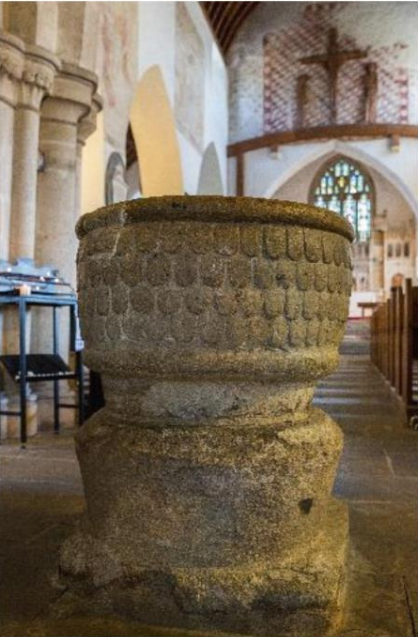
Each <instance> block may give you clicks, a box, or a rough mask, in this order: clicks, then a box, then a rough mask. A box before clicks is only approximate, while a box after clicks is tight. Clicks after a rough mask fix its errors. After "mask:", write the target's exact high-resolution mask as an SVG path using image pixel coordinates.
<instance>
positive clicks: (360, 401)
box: [0, 322, 418, 637]
mask: <svg viewBox="0 0 418 637" xmlns="http://www.w3.org/2000/svg"><path fill="white" fill-rule="evenodd" d="M367 338H368V334H367V323H365V322H355V323H354V324H353V323H350V324H349V326H348V330H347V335H346V338H345V340H344V344H343V347H342V351H343V352H344V354H343V355H342V358H341V364H340V367H339V369H338V370H337V372H336V373H335V374H334V375H332V376H330V377H329V378H327V379H325V381H323V382H321V383H320V384H319V386H318V390H317V392H316V396H315V405H316V406H317V407H320V408H322V409H324V410H325V411H327V412H328V413H329V414H330V415H331V416H332V417H333V418H334V419H335V420H336V421H337V422H338V423H339V424H340V426H341V427H342V429H343V431H344V436H345V444H344V451H343V454H342V458H341V461H340V466H339V471H338V475H337V480H336V483H335V488H334V492H335V496H336V497H338V498H342V499H344V500H346V501H347V503H348V505H349V511H350V536H351V543H350V553H349V556H348V578H347V593H348V594H347V600H348V602H347V605H346V608H345V612H344V620H343V627H342V629H341V630H340V632H339V635H338V637H348V636H350V637H416V635H417V627H418V604H417V601H418V559H417V556H418V534H417V529H418V435H417V433H416V432H413V431H412V430H408V429H407V428H406V427H405V426H404V423H403V422H402V414H401V412H400V410H399V408H398V405H397V403H396V402H395V400H394V398H393V396H392V394H391V392H390V390H389V389H388V387H387V385H386V383H385V382H384V380H383V379H382V377H381V376H380V374H379V373H378V372H377V371H376V369H375V368H374V367H373V366H372V365H371V363H370V359H369V356H368V353H367V350H368V340H367ZM0 458H1V483H2V489H1V508H2V525H1V539H0V547H1V548H0V568H1V570H2V573H3V578H2V582H1V591H0V598H1V604H2V607H1V608H0V616H1V617H2V623H3V625H2V631H1V635H2V637H24V636H25V635H32V634H39V635H41V634H42V635H46V636H51V637H52V636H53V637H81V635H82V636H83V637H87V636H88V635H90V636H96V637H110V635H112V636H113V637H117V636H120V637H130V636H132V637H133V636H135V637H140V636H141V635H148V636H151V635H156V636H157V635H161V636H162V635H171V636H177V637H180V636H181V635H182V636H183V637H184V636H185V635H186V631H169V630H167V629H160V628H149V627H145V626H139V625H138V624H134V623H128V622H124V621H120V620H117V619H116V618H115V619H109V618H94V619H93V618H91V617H90V618H89V617H84V616H83V615H84V613H81V611H79V612H78V615H77V616H75V617H69V615H70V614H71V613H72V601H71V599H69V600H68V599H67V600H66V595H65V591H62V590H61V591H60V590H58V591H57V590H56V589H54V586H53V584H54V581H56V565H57V559H58V557H57V556H58V549H59V546H60V545H61V543H62V541H63V540H64V539H65V538H66V537H67V536H69V535H70V534H71V533H72V531H73V529H74V525H75V523H76V521H77V519H78V517H79V515H80V513H81V511H82V508H83V498H82V487H81V481H80V475H79V470H78V464H77V462H76V458H75V454H74V447H73V443H72V437H71V435H70V433H69V432H65V433H64V434H63V435H62V436H60V437H56V436H52V435H48V434H42V435H40V436H38V437H37V438H36V439H33V440H31V442H30V444H29V446H28V449H27V450H26V452H22V451H21V450H20V449H19V447H18V446H16V445H4V446H3V447H2V448H1V449H0ZM59 598H61V600H60V607H61V610H62V616H61V617H57V616H55V613H54V612H53V613H51V607H52V606H53V604H54V602H56V600H58V599H59ZM84 611H86V609H84ZM86 612H87V614H88V610H87V611H86ZM67 613H68V614H67ZM34 630H36V631H38V632H36V633H34V632H33V631H34ZM194 635H195V636H196V635H197V633H194ZM277 637H278V636H277ZM301 637H303V636H301Z"/></svg>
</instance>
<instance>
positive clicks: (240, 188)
mask: <svg viewBox="0 0 418 637" xmlns="http://www.w3.org/2000/svg"><path fill="white" fill-rule="evenodd" d="M244 194H245V155H244V154H241V155H237V174H236V192H235V195H236V196H237V197H243V196H244Z"/></svg>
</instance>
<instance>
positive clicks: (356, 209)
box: [310, 157, 373, 242]
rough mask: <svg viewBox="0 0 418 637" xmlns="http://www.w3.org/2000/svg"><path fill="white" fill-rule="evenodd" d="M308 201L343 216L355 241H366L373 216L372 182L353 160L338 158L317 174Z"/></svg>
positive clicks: (368, 237)
mask: <svg viewBox="0 0 418 637" xmlns="http://www.w3.org/2000/svg"><path fill="white" fill-rule="evenodd" d="M310 200H311V203H313V204H314V206H319V207H320V208H328V210H333V211H334V212H336V213H338V214H339V215H342V216H343V217H345V218H346V219H347V220H348V221H349V222H350V223H351V225H352V226H353V228H354V230H355V233H356V236H357V240H358V241H360V242H365V241H369V239H370V234H371V226H372V215H373V184H372V182H371V179H370V178H369V176H368V175H367V174H366V173H365V172H364V170H363V169H362V168H361V167H360V166H359V165H358V164H357V163H355V162H353V161H352V160H350V159H348V158H345V157H339V158H338V159H334V160H333V161H332V162H331V163H329V164H327V165H326V166H325V167H323V168H322V169H321V171H320V172H319V173H318V174H317V176H316V178H315V179H314V182H313V184H312V188H311V196H310Z"/></svg>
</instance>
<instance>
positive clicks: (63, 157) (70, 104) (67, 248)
mask: <svg viewBox="0 0 418 637" xmlns="http://www.w3.org/2000/svg"><path fill="white" fill-rule="evenodd" d="M96 86H97V79H96V76H95V75H94V74H93V73H91V72H89V71H86V70H84V69H80V68H79V67H75V66H73V65H69V64H65V63H64V64H63V67H62V70H61V72H60V73H59V75H58V76H57V77H56V80H55V83H54V87H53V91H52V95H51V96H50V97H47V98H46V100H45V101H44V103H43V105H42V113H41V129H40V149H41V152H42V153H43V154H44V157H45V170H44V171H43V173H42V174H41V175H40V176H39V180H38V202H37V203H38V212H37V219H36V248H35V255H36V259H37V261H38V262H39V263H44V264H46V263H48V264H49V263H50V264H51V265H54V266H55V267H57V268H58V269H59V270H60V273H61V275H62V276H63V277H64V278H65V279H66V280H67V281H70V282H71V283H75V256H76V250H77V245H76V240H75V239H74V237H73V233H72V228H73V226H74V222H75V221H76V219H77V198H78V195H77V197H76V184H77V134H78V126H79V122H80V120H82V119H83V118H86V117H87V116H88V114H89V113H90V111H91V108H92V98H93V95H94V93H95V90H96Z"/></svg>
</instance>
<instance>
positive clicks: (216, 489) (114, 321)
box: [61, 197, 352, 637]
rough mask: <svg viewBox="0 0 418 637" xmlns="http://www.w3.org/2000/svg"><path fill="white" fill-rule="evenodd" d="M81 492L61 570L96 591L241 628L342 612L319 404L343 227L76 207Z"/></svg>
mask: <svg viewBox="0 0 418 637" xmlns="http://www.w3.org/2000/svg"><path fill="white" fill-rule="evenodd" d="M78 236H79V238H80V249H79V255H78V276H79V294H80V311H81V321H82V331H83V335H84V338H85V339H86V363H87V364H88V365H89V366H90V367H91V368H92V369H94V370H97V371H99V372H100V373H101V374H102V378H103V383H104V390H105V398H106V407H105V408H104V409H103V410H101V411H100V412H98V413H97V414H96V415H95V416H94V417H92V418H91V419H90V420H89V421H88V422H87V423H86V424H85V425H84V426H83V428H82V429H81V430H80V431H79V433H78V434H77V453H78V457H79V461H80V465H81V470H82V475H83V481H84V488H85V493H86V500H87V515H86V518H85V521H84V525H83V527H82V529H81V530H80V532H79V534H78V535H77V536H75V537H73V538H72V539H71V540H70V541H69V542H68V543H67V544H66V545H65V546H64V547H63V550H62V556H61V570H62V572H63V573H64V574H65V575H66V576H67V577H68V578H69V580H70V582H71V584H72V586H73V587H74V589H75V590H78V591H79V593H80V594H83V595H88V596H90V598H91V602H92V603H95V604H97V607H98V608H100V609H101V610H103V608H107V609H109V608H110V609H112V610H113V611H114V612H119V613H124V614H128V615H131V616H134V617H135V618H137V619H139V620H141V621H144V622H148V623H150V622H155V623H158V624H167V625H177V626H184V627H189V628H203V629H206V630H207V629H209V630H210V629H221V630H224V631H230V632H233V633H234V634H236V633H242V634H254V635H255V634H256V635H271V634H276V635H279V634H280V635H300V636H302V635H303V636H305V635H315V636H316V637H317V636H318V635H319V634H321V635H323V634H325V633H326V632H327V631H329V630H330V629H331V627H333V625H334V624H335V622H336V619H337V618H338V609H339V603H340V597H341V591H342V586H343V582H344V560H345V552H346V543H347V516H346V510H345V506H344V505H343V504H342V503H340V502H336V501H334V500H333V499H332V498H331V497H330V493H331V489H332V485H333V480H334V474H335V470H336V465H337V462H338V458H339V455H340V451H341V446H342V435H341V432H340V430H339V429H338V427H337V426H336V424H335V423H334V422H333V421H332V420H331V419H330V418H329V417H328V416H326V415H325V414H324V413H323V412H321V411H320V410H318V409H313V408H312V407H311V400H312V396H313V391H314V387H315V383H316V381H317V380H318V379H319V378H321V377H323V376H325V375H327V374H329V373H330V372H331V371H333V370H334V369H335V368H336V365H337V362H338V345H339V343H340V341H341V338H342V335H343V332H344V326H345V320H346V317H347V309H348V298H349V294H350V289H351V265H350V256H349V254H350V253H349V244H350V240H351V239H352V233H351V230H350V228H349V226H348V224H347V223H346V222H345V221H344V220H343V219H342V218H341V217H338V216H337V215H334V214H333V213H329V212H326V211H324V210H320V209H316V208H313V207H311V206H306V205H300V204H293V203H288V202H280V201H265V200H252V199H244V198H238V199H235V198H216V197H166V198H164V197H162V198H150V199H145V200H142V201H141V200H138V201H133V202H130V203H122V204H117V205H114V206H109V207H107V208H104V209H102V210H99V211H97V212H95V213H92V214H90V215H85V216H84V217H82V219H81V220H80V221H79V223H78Z"/></svg>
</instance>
